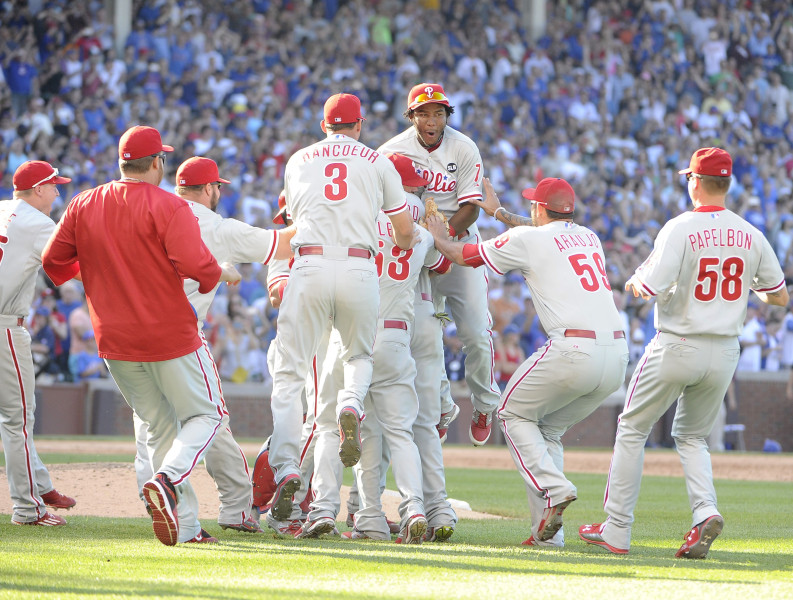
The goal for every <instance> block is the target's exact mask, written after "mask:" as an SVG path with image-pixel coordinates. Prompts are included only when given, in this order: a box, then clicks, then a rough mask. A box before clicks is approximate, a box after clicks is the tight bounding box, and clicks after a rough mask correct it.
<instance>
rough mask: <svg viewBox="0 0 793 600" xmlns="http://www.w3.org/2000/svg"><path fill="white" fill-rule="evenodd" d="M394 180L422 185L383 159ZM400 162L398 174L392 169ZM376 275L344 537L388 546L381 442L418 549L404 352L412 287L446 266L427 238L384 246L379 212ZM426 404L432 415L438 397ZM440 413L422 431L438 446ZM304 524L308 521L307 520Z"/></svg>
mask: <svg viewBox="0 0 793 600" xmlns="http://www.w3.org/2000/svg"><path fill="white" fill-rule="evenodd" d="M389 159H391V160H392V162H394V163H395V166H396V168H397V171H398V172H400V175H401V176H402V183H403V185H405V183H406V182H407V184H408V185H409V186H415V187H413V188H411V189H416V188H417V187H418V186H419V185H422V184H423V183H424V180H423V179H422V178H421V177H420V176H419V175H418V174H417V173H416V171H415V167H414V166H413V162H412V161H411V160H410V159H409V158H407V157H405V156H401V155H391V156H389ZM401 161H405V162H406V163H407V164H406V168H404V174H403V173H402V172H401V171H400V163H401ZM406 197H407V198H408V203H409V210H410V212H411V214H412V215H413V218H414V219H418V217H419V216H420V214H421V212H422V211H421V208H422V204H421V201H420V200H419V199H418V198H417V197H416V196H414V195H412V194H409V195H408V194H406ZM377 229H378V237H379V240H378V245H379V247H380V252H379V253H378V255H377V259H376V261H377V267H378V275H379V279H380V315H379V317H378V330H377V337H376V339H375V346H374V351H373V354H372V356H373V359H374V373H373V375H372V383H371V385H370V386H369V393H368V394H367V396H366V400H365V403H364V410H365V411H366V413H367V417H368V418H367V419H366V420H365V421H364V422H363V424H362V426H361V440H362V443H363V453H362V454H361V460H360V462H359V463H358V465H356V467H355V474H356V479H357V480H358V493H359V498H360V508H359V510H358V511H357V512H356V513H355V519H354V523H355V528H354V529H353V530H352V531H349V532H345V533H344V536H345V537H348V538H350V539H366V538H371V539H379V540H390V539H391V531H390V527H389V525H388V523H387V522H386V518H385V513H383V510H382V505H381V502H380V495H381V485H380V484H381V462H382V455H383V444H384V443H385V444H387V446H388V449H389V451H390V456H391V468H392V471H393V473H394V479H395V481H396V485H397V489H398V490H399V493H400V494H401V496H402V502H401V504H400V506H399V514H400V535H399V538H398V541H399V542H400V543H405V544H410V543H421V542H422V541H423V538H424V534H425V533H426V531H427V519H426V516H425V514H424V513H425V509H424V500H423V498H424V494H423V490H422V468H421V466H422V465H421V457H420V454H419V449H418V448H417V446H416V443H415V442H414V437H413V424H414V423H415V421H416V417H417V415H418V412H419V399H418V396H417V395H416V388H415V381H416V363H415V362H414V360H413V356H411V354H410V342H411V336H412V332H413V328H414V324H413V316H414V306H413V303H414V296H415V290H416V284H417V282H418V279H419V276H420V274H421V272H422V270H423V268H424V267H427V268H428V269H431V270H433V271H436V272H437V273H445V272H446V271H447V270H448V269H449V267H450V266H451V265H450V263H449V261H448V260H446V259H445V258H444V257H443V256H441V254H440V253H439V252H438V251H437V250H436V249H435V246H434V244H433V241H432V236H431V235H430V234H429V233H427V232H426V231H424V230H421V239H420V241H419V243H418V244H416V245H415V246H414V247H413V248H412V249H410V250H407V251H404V250H402V249H400V248H397V247H396V246H395V245H394V243H393V240H392V237H391V231H390V227H389V223H388V221H387V219H386V217H385V215H384V214H381V215H380V217H379V218H378V221H377ZM433 400H434V404H435V405H437V406H438V408H439V409H440V402H439V394H438V392H437V391H436V393H435V395H434V398H433ZM439 416H440V410H438V412H437V414H436V415H435V417H436V418H435V419H434V420H432V421H431V422H430V423H428V425H429V430H430V432H431V435H432V437H433V438H434V441H435V442H436V443H437V446H438V448H440V440H439V438H438V435H437V431H436V430H435V424H436V423H437V422H438V418H439ZM309 518H311V515H310V516H309Z"/></svg>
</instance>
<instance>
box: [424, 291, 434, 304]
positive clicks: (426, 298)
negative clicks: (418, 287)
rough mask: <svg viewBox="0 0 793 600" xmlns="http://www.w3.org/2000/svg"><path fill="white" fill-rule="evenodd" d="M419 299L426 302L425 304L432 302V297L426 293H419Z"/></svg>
mask: <svg viewBox="0 0 793 600" xmlns="http://www.w3.org/2000/svg"><path fill="white" fill-rule="evenodd" d="M421 299H422V300H426V301H427V302H432V296H431V295H430V294H428V293H427V292H421Z"/></svg>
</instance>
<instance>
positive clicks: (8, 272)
mask: <svg viewBox="0 0 793 600" xmlns="http://www.w3.org/2000/svg"><path fill="white" fill-rule="evenodd" d="M70 181H71V179H69V178H68V177H60V176H59V175H58V169H54V168H53V167H52V165H50V164H49V163H47V162H44V161H39V160H32V161H27V162H24V163H22V164H21V165H20V166H19V168H17V170H16V172H15V173H14V178H13V184H14V197H13V199H12V200H4V201H2V202H0V282H2V284H0V335H2V338H3V339H2V340H1V341H0V436H1V437H2V441H3V449H4V451H5V459H6V474H7V476H8V488H9V491H10V492H11V500H12V501H13V503H14V513H13V515H11V522H12V523H14V524H15V525H45V526H48V525H49V526H57V525H65V524H66V520H65V519H63V518H62V517H59V516H58V515H55V514H52V513H49V512H47V508H46V506H50V507H52V508H71V507H72V506H74V505H75V504H76V502H75V501H74V499H73V498H69V497H68V496H64V495H63V494H61V493H60V492H58V491H56V490H55V489H53V486H52V481H51V480H50V474H49V472H48V471H47V467H45V466H44V463H42V462H41V459H40V458H39V455H38V452H36V446H35V444H34V443H33V413H34V412H35V410H36V397H35V395H34V393H33V390H34V387H35V383H36V377H35V371H34V367H33V354H32V353H31V349H30V333H28V330H27V329H25V327H24V322H25V316H26V315H27V314H28V312H29V311H30V304H31V302H32V301H33V294H34V293H35V287H36V276H37V274H38V271H39V267H40V266H41V252H42V250H43V249H44V245H45V244H46V243H47V240H49V238H50V235H51V234H52V232H53V231H54V230H55V223H54V222H53V221H52V219H50V218H49V214H50V211H51V210H52V203H53V202H54V201H55V198H57V197H58V195H59V194H58V187H57V186H58V184H61V183H69V182H70ZM79 270H80V267H79V265H78V264H74V265H72V266H71V267H70V268H69V269H68V271H67V272H64V280H66V279H71V278H72V277H74V276H75V275H77V273H78V272H79Z"/></svg>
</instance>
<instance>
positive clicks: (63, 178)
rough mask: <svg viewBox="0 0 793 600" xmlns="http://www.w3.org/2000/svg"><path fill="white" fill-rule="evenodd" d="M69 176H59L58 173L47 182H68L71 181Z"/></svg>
mask: <svg viewBox="0 0 793 600" xmlns="http://www.w3.org/2000/svg"><path fill="white" fill-rule="evenodd" d="M71 180H72V179H71V177H61V176H60V175H59V176H57V177H53V178H52V179H51V180H50V181H48V182H47V183H69V182H70V181H71Z"/></svg>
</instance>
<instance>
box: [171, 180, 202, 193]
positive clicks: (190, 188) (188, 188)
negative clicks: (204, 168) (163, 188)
mask: <svg viewBox="0 0 793 600" xmlns="http://www.w3.org/2000/svg"><path fill="white" fill-rule="evenodd" d="M205 185H206V183H200V184H198V185H177V186H176V189H174V193H176V195H177V196H181V195H182V194H184V193H185V192H200V191H201V190H202V189H203V187H204V186H205Z"/></svg>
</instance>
